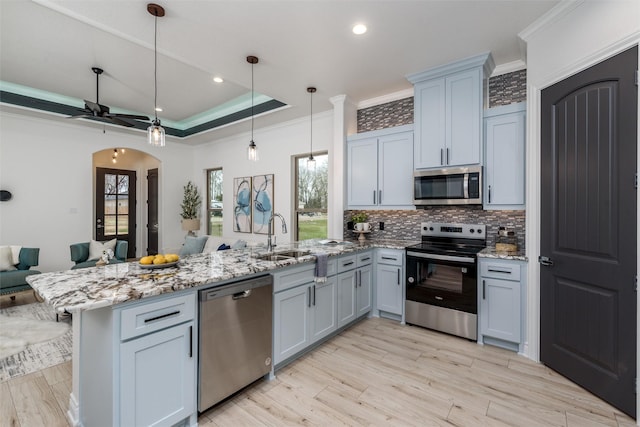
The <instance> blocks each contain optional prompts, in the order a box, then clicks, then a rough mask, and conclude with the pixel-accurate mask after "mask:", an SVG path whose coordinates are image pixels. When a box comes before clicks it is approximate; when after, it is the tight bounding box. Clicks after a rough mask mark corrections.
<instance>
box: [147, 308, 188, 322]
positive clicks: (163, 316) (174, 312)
mask: <svg viewBox="0 0 640 427" xmlns="http://www.w3.org/2000/svg"><path fill="white" fill-rule="evenodd" d="M176 314H180V310H177V311H172V312H171V313H167V314H163V315H160V316H156V317H150V318H148V319H144V323H149V322H155V321H156V320H160V319H164V318H165V317H171V316H175V315H176Z"/></svg>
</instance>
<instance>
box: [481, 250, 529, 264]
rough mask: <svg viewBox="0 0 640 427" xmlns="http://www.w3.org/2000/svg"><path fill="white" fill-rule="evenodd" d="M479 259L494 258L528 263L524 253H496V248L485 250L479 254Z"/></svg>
mask: <svg viewBox="0 0 640 427" xmlns="http://www.w3.org/2000/svg"><path fill="white" fill-rule="evenodd" d="M478 257H479V258H493V259H509V260H515V261H527V260H528V259H527V257H526V255H525V253H524V251H521V250H517V251H507V252H504V251H496V248H495V247H488V248H484V249H483V250H481V251H480V252H478Z"/></svg>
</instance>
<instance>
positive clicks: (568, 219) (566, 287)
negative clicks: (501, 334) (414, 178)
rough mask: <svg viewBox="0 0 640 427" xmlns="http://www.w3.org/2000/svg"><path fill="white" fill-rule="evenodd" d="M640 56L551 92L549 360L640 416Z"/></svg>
mask: <svg viewBox="0 0 640 427" xmlns="http://www.w3.org/2000/svg"><path fill="white" fill-rule="evenodd" d="M637 64H638V49H637V47H636V48H633V49H630V50H628V51H626V52H623V53H621V54H619V55H616V56H615V57H613V58H611V59H608V60H606V61H604V62H602V63H600V64H597V65H595V66H593V67H591V68H589V69H587V70H585V71H583V72H581V73H579V74H576V75H574V76H572V77H570V78H568V79H566V80H563V81H561V82H559V83H557V84H555V85H553V86H551V87H549V88H547V89H545V90H544V91H543V92H542V99H541V101H542V103H541V108H542V110H541V113H542V122H541V124H542V128H541V166H542V168H541V242H540V253H541V255H542V256H546V257H549V258H551V260H552V261H553V265H542V266H541V268H540V307H541V308H540V334H541V335H540V358H541V360H542V362H543V363H545V364H546V365H548V366H549V367H550V368H552V369H554V370H556V371H558V372H559V373H561V374H563V375H565V376H567V377H568V378H570V379H571V380H573V381H575V382H576V383H578V384H580V385H581V386H583V387H585V388H586V389H588V390H589V391H591V392H592V393H594V394H596V395H598V396H600V397H601V398H603V399H604V400H606V401H608V402H609V403H611V404H612V405H614V406H616V407H618V408H620V409H621V410H622V411H624V412H626V413H627V414H629V415H631V416H635V413H636V406H635V400H636V397H635V385H634V381H635V376H636V292H635V289H634V288H635V277H636V268H637V267H636V240H637V239H636V236H637V234H636V233H637V231H636V229H637V223H636V206H637V205H636V200H637V190H636V188H635V173H636V169H637V165H636V153H637V145H636V144H637V87H636V86H635V83H634V74H635V70H636V67H637Z"/></svg>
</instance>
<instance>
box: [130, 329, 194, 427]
mask: <svg viewBox="0 0 640 427" xmlns="http://www.w3.org/2000/svg"><path fill="white" fill-rule="evenodd" d="M193 327H194V322H193V321H190V322H187V323H183V324H181V325H178V326H174V327H171V328H168V329H164V330H162V331H159V332H155V333H152V334H149V335H145V336H143V337H141V338H137V339H134V340H131V341H127V342H125V343H123V344H121V346H120V425H121V426H142V425H144V426H150V425H157V426H160V425H167V426H169V425H174V424H177V423H178V422H180V421H183V420H185V419H186V418H189V416H190V415H191V414H193V413H194V410H195V401H196V396H195V395H196V393H195V391H196V389H195V384H196V376H195V374H196V369H195V360H196V359H195V357H194V353H193V351H194V349H193V347H192V345H190V344H191V343H192V342H193V336H192V334H193Z"/></svg>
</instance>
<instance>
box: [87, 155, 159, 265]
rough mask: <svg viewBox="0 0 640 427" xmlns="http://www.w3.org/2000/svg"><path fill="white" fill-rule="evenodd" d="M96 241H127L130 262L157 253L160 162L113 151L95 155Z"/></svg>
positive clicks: (152, 158) (147, 156) (94, 232)
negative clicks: (114, 239)
mask: <svg viewBox="0 0 640 427" xmlns="http://www.w3.org/2000/svg"><path fill="white" fill-rule="evenodd" d="M93 171H94V198H93V199H94V231H93V234H94V238H95V239H96V240H111V239H113V238H116V239H118V240H127V241H128V242H129V251H128V253H127V257H128V258H139V257H141V256H144V255H146V254H150V253H157V252H158V240H159V235H158V230H159V227H158V222H159V217H158V203H159V201H158V197H159V191H158V186H159V179H158V178H159V171H160V161H159V160H158V159H157V158H155V157H154V156H151V155H149V154H147V153H145V152H143V151H139V150H135V149H131V148H127V147H114V148H109V149H105V150H101V151H97V152H95V153H94V154H93Z"/></svg>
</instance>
